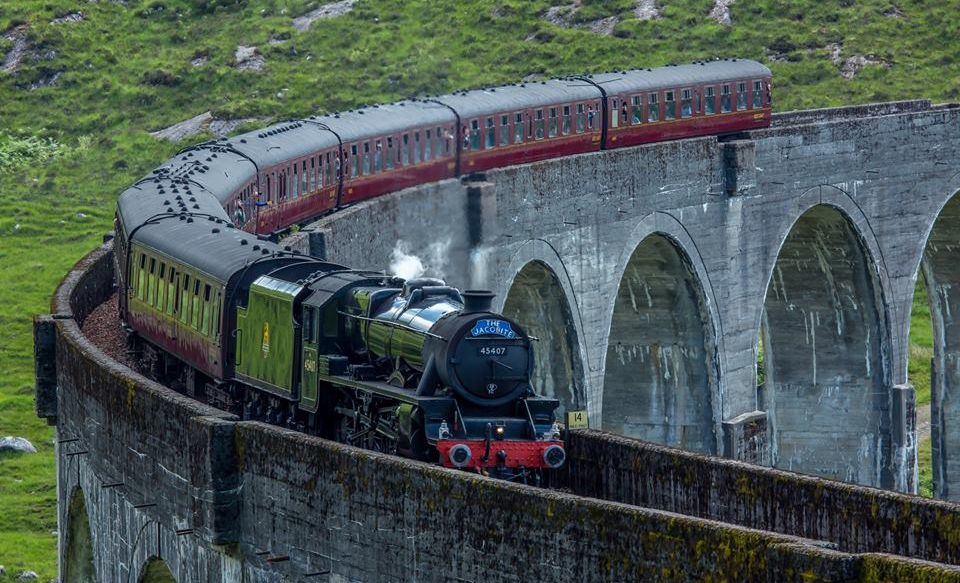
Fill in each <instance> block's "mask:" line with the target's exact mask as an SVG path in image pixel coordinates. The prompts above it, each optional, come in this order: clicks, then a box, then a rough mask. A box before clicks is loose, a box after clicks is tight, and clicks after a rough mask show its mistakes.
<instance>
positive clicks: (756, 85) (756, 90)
mask: <svg viewBox="0 0 960 583" xmlns="http://www.w3.org/2000/svg"><path fill="white" fill-rule="evenodd" d="M761 86H762V83H761V82H760V81H754V82H753V108H754V109H757V108H758V107H760V106H761V105H762V104H763V102H762V99H763V98H762V97H761V95H760V93H761Z"/></svg>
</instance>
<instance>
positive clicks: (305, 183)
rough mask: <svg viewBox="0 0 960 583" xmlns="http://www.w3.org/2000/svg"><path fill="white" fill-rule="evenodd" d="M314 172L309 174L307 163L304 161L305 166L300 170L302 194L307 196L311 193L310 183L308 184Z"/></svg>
mask: <svg viewBox="0 0 960 583" xmlns="http://www.w3.org/2000/svg"><path fill="white" fill-rule="evenodd" d="M310 174H312V172H307V161H306V160H304V161H303V166H302V167H301V168H300V194H307V192H309V188H310V183H309V182H308V180H309V178H310Z"/></svg>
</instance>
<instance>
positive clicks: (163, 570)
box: [139, 557, 177, 583]
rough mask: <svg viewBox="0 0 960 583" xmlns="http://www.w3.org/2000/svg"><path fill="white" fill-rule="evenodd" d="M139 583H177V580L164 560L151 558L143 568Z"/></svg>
mask: <svg viewBox="0 0 960 583" xmlns="http://www.w3.org/2000/svg"><path fill="white" fill-rule="evenodd" d="M139 583H177V580H176V578H175V577H174V576H173V573H171V572H170V567H168V566H167V564H166V563H165V562H164V561H163V560H162V559H159V558H157V557H151V558H150V559H148V560H147V566H146V567H144V568H143V574H142V575H140V581H139Z"/></svg>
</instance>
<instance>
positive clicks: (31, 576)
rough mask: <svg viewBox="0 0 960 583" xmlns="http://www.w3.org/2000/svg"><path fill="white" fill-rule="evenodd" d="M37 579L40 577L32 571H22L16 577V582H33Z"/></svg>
mask: <svg viewBox="0 0 960 583" xmlns="http://www.w3.org/2000/svg"><path fill="white" fill-rule="evenodd" d="M39 578H40V576H39V575H37V574H36V573H34V572H33V571H22V572H21V573H20V575H19V576H18V577H17V581H34V580H36V579H39Z"/></svg>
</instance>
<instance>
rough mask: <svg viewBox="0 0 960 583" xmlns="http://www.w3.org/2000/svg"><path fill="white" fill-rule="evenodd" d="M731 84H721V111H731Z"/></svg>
mask: <svg viewBox="0 0 960 583" xmlns="http://www.w3.org/2000/svg"><path fill="white" fill-rule="evenodd" d="M730 111H731V109H730V86H729V85H721V86H720V112H721V113H730Z"/></svg>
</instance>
